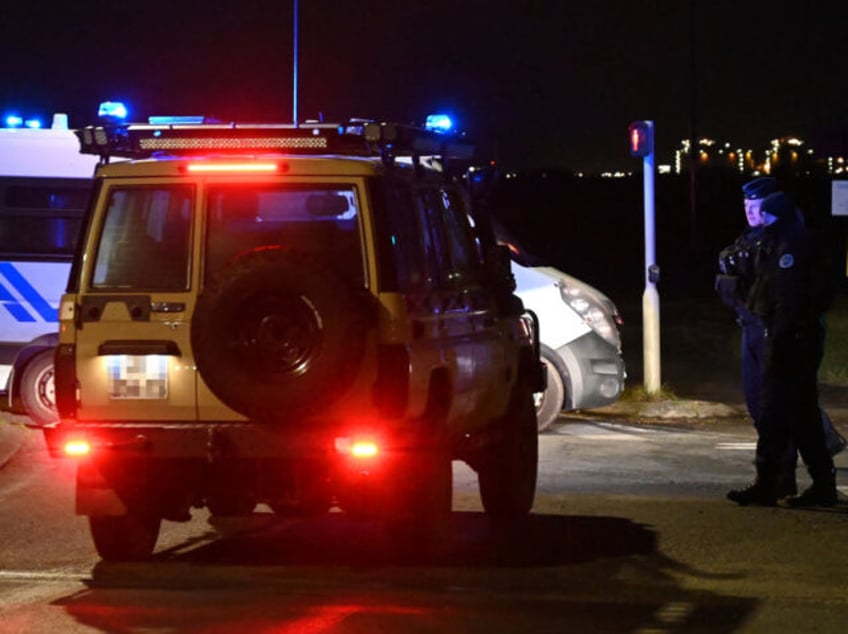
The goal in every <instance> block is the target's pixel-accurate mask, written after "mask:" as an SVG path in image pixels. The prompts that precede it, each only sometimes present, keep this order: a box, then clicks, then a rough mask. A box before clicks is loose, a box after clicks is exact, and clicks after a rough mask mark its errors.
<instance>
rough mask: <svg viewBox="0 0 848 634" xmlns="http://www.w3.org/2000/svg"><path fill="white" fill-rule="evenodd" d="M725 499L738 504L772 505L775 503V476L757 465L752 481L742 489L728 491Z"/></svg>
mask: <svg viewBox="0 0 848 634" xmlns="http://www.w3.org/2000/svg"><path fill="white" fill-rule="evenodd" d="M727 499H728V500H730V501H731V502H736V503H737V504H738V505H739V506H748V505H749V504H753V505H755V506H774V505H775V504H777V478H776V477H775V476H774V475H773V474H767V473H765V472H764V471H763V470H762V469H760V468H759V467H758V468H757V477H756V478H755V479H754V481H753V482H752V483H751V484H749V485H748V486H746V487H745V488H744V489H734V490H733V491H728V492H727Z"/></svg>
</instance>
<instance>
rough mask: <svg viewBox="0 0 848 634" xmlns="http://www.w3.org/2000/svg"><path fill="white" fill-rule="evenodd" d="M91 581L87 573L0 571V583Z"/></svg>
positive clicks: (89, 574)
mask: <svg viewBox="0 0 848 634" xmlns="http://www.w3.org/2000/svg"><path fill="white" fill-rule="evenodd" d="M86 579H91V573H89V572H85V573H82V572H71V571H69V570H43V571H41V570H0V581H56V582H65V581H85V580H86Z"/></svg>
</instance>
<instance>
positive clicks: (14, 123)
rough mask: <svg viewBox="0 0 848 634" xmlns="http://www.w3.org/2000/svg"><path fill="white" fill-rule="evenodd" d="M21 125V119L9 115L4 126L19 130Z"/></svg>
mask: <svg viewBox="0 0 848 634" xmlns="http://www.w3.org/2000/svg"><path fill="white" fill-rule="evenodd" d="M23 124H24V120H23V118H22V117H19V116H18V115H16V114H10V115H9V116H8V117H6V125H7V126H9V127H10V128H20V127H21V126H22V125H23Z"/></svg>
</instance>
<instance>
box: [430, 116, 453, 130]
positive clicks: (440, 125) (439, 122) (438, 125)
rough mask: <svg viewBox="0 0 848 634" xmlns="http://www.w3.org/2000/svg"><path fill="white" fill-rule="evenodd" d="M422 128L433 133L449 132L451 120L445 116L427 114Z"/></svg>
mask: <svg viewBox="0 0 848 634" xmlns="http://www.w3.org/2000/svg"><path fill="white" fill-rule="evenodd" d="M424 127H425V128H426V129H427V130H431V131H433V132H450V130H451V129H452V128H453V120H452V119H451V118H450V116H449V115H446V114H429V115H427V119H426V121H425V122H424Z"/></svg>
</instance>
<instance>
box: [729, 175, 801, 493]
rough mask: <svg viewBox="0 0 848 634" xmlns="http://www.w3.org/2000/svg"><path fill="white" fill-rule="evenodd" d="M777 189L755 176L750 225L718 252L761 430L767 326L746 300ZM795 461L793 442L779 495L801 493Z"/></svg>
mask: <svg viewBox="0 0 848 634" xmlns="http://www.w3.org/2000/svg"><path fill="white" fill-rule="evenodd" d="M776 191H778V183H777V180H776V179H775V178H772V177H771V176H763V177H760V178H755V179H754V180H752V181H750V182H748V183H745V184H744V185H743V186H742V194H743V196H744V202H745V219H746V220H747V223H748V227H747V228H746V229H745V231H743V232H742V234H741V235H740V236H739V237H738V238H737V239H736V240H735V241H734V242H733V244H731V245H730V246H728V247H727V248H726V249H724V250H723V251H722V252H721V253H720V254H719V270H720V273H719V275H718V276H716V290H717V291H718V293H719V296H720V297H721V299H722V301H723V302H724V303H725V304H727V305H728V306H730V307H731V308H733V309H734V310H735V311H736V314H737V318H736V322H737V323H738V324H739V326H740V327H741V329H742V389H743V392H744V394H745V404H746V406H747V408H748V413H749V414H750V416H751V420H752V422H753V423H754V428H755V429H757V431H758V432H759V423H758V421H759V417H760V392H761V386H762V373H763V366H764V355H765V349H766V340H765V325H764V324H763V321H762V319H761V318H760V317H759V316H758V315H755V314H754V313H752V312H751V311H750V310H749V309H748V306H747V301H748V294H749V293H750V291H751V287H752V285H753V283H754V255H755V254H756V253H757V250H758V249H759V247H760V244H761V242H762V241H763V232H764V230H765V224H764V221H763V215H762V213H761V210H760V206H761V204H762V200H763V198H765V197H766V196H768V195H769V194H773V193H775V192H776ZM796 462H797V452H796V450H795V447H794V445H792V444H791V443H790V444H789V445H788V446H787V448H786V452H785V454H784V456H783V459H782V460H781V464H780V470H779V474H778V483H777V495H778V497H779V498H785V497H788V496H790V495H795V494H796V493H798V485H797V481H796V479H795V468H796Z"/></svg>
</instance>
